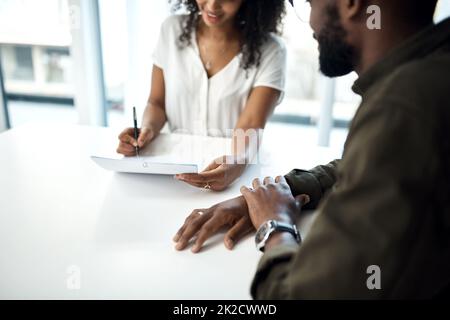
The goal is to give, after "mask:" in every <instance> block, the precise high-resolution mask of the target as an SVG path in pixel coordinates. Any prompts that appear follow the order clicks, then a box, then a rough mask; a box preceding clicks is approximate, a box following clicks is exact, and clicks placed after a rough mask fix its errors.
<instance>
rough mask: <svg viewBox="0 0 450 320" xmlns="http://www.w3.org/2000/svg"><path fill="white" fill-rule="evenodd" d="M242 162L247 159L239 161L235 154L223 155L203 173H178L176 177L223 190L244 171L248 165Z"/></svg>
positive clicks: (192, 183) (193, 184) (190, 182)
mask: <svg viewBox="0 0 450 320" xmlns="http://www.w3.org/2000/svg"><path fill="white" fill-rule="evenodd" d="M240 163H245V161H238V160H237V158H236V157H235V156H223V157H220V158H217V159H216V160H214V161H213V162H212V163H211V164H210V165H209V166H208V167H207V168H206V169H205V170H204V171H203V172H201V173H184V174H178V175H176V176H175V178H176V179H177V180H180V181H183V182H186V183H188V184H190V185H192V186H194V187H198V188H207V189H211V190H214V191H223V190H225V189H226V188H227V187H228V186H229V185H230V184H231V183H233V182H234V181H235V180H236V179H237V178H239V177H240V176H241V174H242V173H243V172H244V170H245V168H246V166H247V165H246V164H240Z"/></svg>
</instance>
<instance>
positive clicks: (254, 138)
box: [232, 127, 263, 164]
mask: <svg viewBox="0 0 450 320" xmlns="http://www.w3.org/2000/svg"><path fill="white" fill-rule="evenodd" d="M262 132H263V130H262V129H260V128H248V127H242V128H236V129H235V130H234V132H233V140H232V155H233V156H234V157H235V158H236V159H238V161H239V162H238V163H240V164H249V163H251V161H252V160H253V159H254V157H255V155H256V154H257V153H258V150H259V147H260V144H261V140H262Z"/></svg>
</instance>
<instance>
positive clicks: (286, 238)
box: [265, 231, 299, 252]
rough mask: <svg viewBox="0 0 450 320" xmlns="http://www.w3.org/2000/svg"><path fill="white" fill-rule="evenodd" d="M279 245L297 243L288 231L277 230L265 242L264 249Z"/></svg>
mask: <svg viewBox="0 0 450 320" xmlns="http://www.w3.org/2000/svg"><path fill="white" fill-rule="evenodd" d="M281 245H299V243H298V242H297V239H296V238H295V236H294V235H293V234H292V233H290V232H288V231H279V232H275V233H273V234H272V235H271V236H270V238H269V239H268V240H267V242H266V246H265V251H266V252H267V251H268V250H270V249H271V248H275V247H278V246H281Z"/></svg>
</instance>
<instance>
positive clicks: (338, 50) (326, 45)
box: [317, 5, 356, 78]
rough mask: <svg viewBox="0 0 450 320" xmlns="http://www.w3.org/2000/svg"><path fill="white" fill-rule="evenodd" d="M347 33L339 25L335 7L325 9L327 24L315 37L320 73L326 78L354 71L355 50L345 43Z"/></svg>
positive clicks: (337, 12)
mask: <svg viewBox="0 0 450 320" xmlns="http://www.w3.org/2000/svg"><path fill="white" fill-rule="evenodd" d="M346 36H347V32H346V31H345V29H344V28H343V27H342V25H341V23H340V16H339V11H338V9H337V6H336V5H330V6H329V7H328V8H327V22H326V23H325V26H324V27H323V29H322V30H321V32H320V34H318V36H317V41H318V43H319V51H320V55H319V62H320V71H321V72H322V73H323V74H324V75H325V76H327V77H331V78H333V77H340V76H344V75H347V74H349V73H350V72H352V71H354V69H355V60H356V59H355V58H356V54H355V50H354V48H353V47H352V46H350V45H349V44H347V43H346V42H345V38H346Z"/></svg>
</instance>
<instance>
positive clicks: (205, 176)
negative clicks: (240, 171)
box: [176, 170, 223, 184]
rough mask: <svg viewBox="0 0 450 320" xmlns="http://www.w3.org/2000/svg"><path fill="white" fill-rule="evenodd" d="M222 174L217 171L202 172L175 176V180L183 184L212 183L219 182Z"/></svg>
mask: <svg viewBox="0 0 450 320" xmlns="http://www.w3.org/2000/svg"><path fill="white" fill-rule="evenodd" d="M222 175H223V174H222V173H221V172H218V171H217V170H214V171H209V172H202V173H183V174H181V175H176V177H177V179H179V180H182V181H185V182H188V181H190V182H197V183H205V184H206V183H208V182H209V183H212V182H214V181H220V180H221V176H222Z"/></svg>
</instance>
